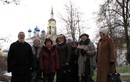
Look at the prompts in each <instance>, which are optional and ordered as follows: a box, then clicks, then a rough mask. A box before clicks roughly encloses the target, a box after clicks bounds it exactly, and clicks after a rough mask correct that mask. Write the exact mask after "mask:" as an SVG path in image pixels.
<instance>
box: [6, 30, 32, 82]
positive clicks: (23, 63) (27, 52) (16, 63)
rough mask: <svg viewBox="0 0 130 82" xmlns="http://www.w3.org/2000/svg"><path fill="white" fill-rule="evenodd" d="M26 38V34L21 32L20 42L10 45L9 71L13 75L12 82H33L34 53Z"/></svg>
mask: <svg viewBox="0 0 130 82" xmlns="http://www.w3.org/2000/svg"><path fill="white" fill-rule="evenodd" d="M24 38H25V34H24V32H19V34H18V40H17V41H16V42H14V43H12V44H11V45H10V49H9V52H8V57H7V65H8V69H7V71H8V72H11V73H12V77H11V82H31V79H32V77H31V71H32V69H33V53H32V48H31V46H30V45H29V44H28V43H27V42H25V41H24Z"/></svg>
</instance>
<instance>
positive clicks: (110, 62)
mask: <svg viewBox="0 0 130 82" xmlns="http://www.w3.org/2000/svg"><path fill="white" fill-rule="evenodd" d="M108 33H109V30H108V28H101V29H100V30H99V36H100V39H99V42H98V44H97V57H96V61H97V78H96V82H107V75H108V74H109V73H114V72H115V71H116V67H115V62H116V56H115V54H114V53H115V52H114V51H115V50H114V48H115V46H114V41H113V39H112V38H111V37H110V36H109V35H108Z"/></svg>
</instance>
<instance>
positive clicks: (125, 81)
mask: <svg viewBox="0 0 130 82" xmlns="http://www.w3.org/2000/svg"><path fill="white" fill-rule="evenodd" d="M120 77H121V80H122V82H130V73H120Z"/></svg>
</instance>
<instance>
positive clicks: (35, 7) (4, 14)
mask: <svg viewBox="0 0 130 82" xmlns="http://www.w3.org/2000/svg"><path fill="white" fill-rule="evenodd" d="M67 1H68V0H21V3H20V5H15V4H13V3H12V4H10V5H2V3H0V28H1V29H0V37H5V36H10V39H11V41H15V40H17V34H18V32H19V31H24V32H25V33H27V31H28V29H31V30H32V31H33V30H34V28H35V27H36V26H38V28H39V29H40V30H43V29H44V30H45V31H46V28H47V25H48V20H49V19H50V17H51V15H50V13H51V7H52V6H53V10H54V19H56V21H57V28H60V23H61V22H60V20H59V18H58V17H57V16H58V13H60V14H64V11H65V10H64V4H65V3H67ZM72 1H74V3H75V5H76V6H77V7H79V9H80V11H81V12H83V13H85V16H84V17H85V18H84V20H88V24H89V27H96V23H95V22H94V21H95V20H94V17H95V16H94V15H93V12H96V11H97V10H98V9H99V4H100V3H101V2H102V1H103V0H72ZM86 32H87V33H88V34H91V33H92V32H93V30H92V31H89V30H88V31H86ZM90 36H91V37H92V36H93V35H90ZM27 37H28V35H26V38H27Z"/></svg>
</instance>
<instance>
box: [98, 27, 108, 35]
mask: <svg viewBox="0 0 130 82" xmlns="http://www.w3.org/2000/svg"><path fill="white" fill-rule="evenodd" d="M99 32H101V33H103V34H105V35H108V32H109V30H108V28H101V29H100V31H99Z"/></svg>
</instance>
